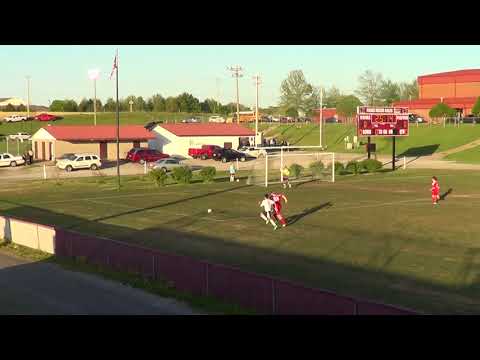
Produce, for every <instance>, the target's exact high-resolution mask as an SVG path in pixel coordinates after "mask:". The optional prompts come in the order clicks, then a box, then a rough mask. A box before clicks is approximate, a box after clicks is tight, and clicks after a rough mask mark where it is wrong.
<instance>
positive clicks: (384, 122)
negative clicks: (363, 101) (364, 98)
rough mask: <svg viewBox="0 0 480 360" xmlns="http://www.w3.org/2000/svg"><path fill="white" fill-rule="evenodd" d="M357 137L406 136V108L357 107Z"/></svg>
mask: <svg viewBox="0 0 480 360" xmlns="http://www.w3.org/2000/svg"><path fill="white" fill-rule="evenodd" d="M357 135H358V136H408V108H407V107H370V106H359V107H357Z"/></svg>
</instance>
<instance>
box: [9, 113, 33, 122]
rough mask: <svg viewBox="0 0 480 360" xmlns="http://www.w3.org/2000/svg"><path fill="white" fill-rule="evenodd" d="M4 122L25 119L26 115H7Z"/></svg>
mask: <svg viewBox="0 0 480 360" xmlns="http://www.w3.org/2000/svg"><path fill="white" fill-rule="evenodd" d="M4 120H5V122H17V121H27V117H26V116H25V115H10V116H7V117H6V118H5V119H4Z"/></svg>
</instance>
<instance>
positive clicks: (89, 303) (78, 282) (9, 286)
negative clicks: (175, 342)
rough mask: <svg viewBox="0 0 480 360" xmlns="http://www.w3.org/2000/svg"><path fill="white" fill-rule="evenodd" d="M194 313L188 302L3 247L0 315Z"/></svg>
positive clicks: (0, 268) (1, 253) (0, 276)
mask: <svg viewBox="0 0 480 360" xmlns="http://www.w3.org/2000/svg"><path fill="white" fill-rule="evenodd" d="M7 314H9V315H193V314H198V312H194V311H193V310H192V309H191V308H190V307H189V306H187V305H185V304H182V303H180V302H178V301H176V300H172V299H167V298H161V297H158V296H155V295H152V294H149V293H146V292H144V291H141V290H139V289H134V288H130V287H128V286H124V285H122V284H120V283H116V282H113V281H109V280H106V279H103V278H100V277H98V276H95V275H91V274H85V273H80V272H73V271H68V270H65V269H63V268H61V267H60V266H58V265H56V264H51V263H45V262H31V261H28V260H24V259H19V258H17V257H14V256H12V255H10V254H6V253H5V252H3V251H0V315H7Z"/></svg>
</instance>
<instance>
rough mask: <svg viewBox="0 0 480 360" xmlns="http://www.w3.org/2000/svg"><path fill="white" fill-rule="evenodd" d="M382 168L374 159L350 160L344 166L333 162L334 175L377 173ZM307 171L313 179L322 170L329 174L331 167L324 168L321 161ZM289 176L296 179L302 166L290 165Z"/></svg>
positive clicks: (313, 164) (310, 166) (320, 173)
mask: <svg viewBox="0 0 480 360" xmlns="http://www.w3.org/2000/svg"><path fill="white" fill-rule="evenodd" d="M381 168H382V163H381V162H380V161H378V160H374V159H365V160H362V161H356V160H352V161H349V162H348V163H347V164H346V165H343V163H341V162H339V161H335V175H343V174H355V175H356V174H360V173H370V172H375V171H378V170H380V169H381ZM309 169H310V171H311V173H312V176H313V177H320V176H321V175H322V173H323V172H324V170H325V171H326V172H330V171H331V169H332V165H331V164H329V165H328V167H326V168H325V165H324V164H323V162H322V161H315V162H313V163H311V164H310V165H309ZM289 170H290V176H291V177H293V178H298V177H300V175H301V174H302V173H303V171H304V170H305V169H304V167H303V166H301V165H299V164H292V165H290V167H289Z"/></svg>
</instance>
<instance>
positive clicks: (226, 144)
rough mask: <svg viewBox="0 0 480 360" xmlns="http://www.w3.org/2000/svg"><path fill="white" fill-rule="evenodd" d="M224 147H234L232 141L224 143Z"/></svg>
mask: <svg viewBox="0 0 480 360" xmlns="http://www.w3.org/2000/svg"><path fill="white" fill-rule="evenodd" d="M223 147H224V148H225V149H231V148H232V143H231V142H226V143H223Z"/></svg>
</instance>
